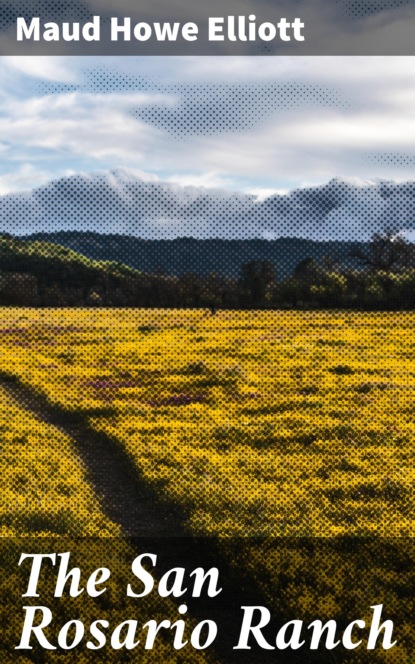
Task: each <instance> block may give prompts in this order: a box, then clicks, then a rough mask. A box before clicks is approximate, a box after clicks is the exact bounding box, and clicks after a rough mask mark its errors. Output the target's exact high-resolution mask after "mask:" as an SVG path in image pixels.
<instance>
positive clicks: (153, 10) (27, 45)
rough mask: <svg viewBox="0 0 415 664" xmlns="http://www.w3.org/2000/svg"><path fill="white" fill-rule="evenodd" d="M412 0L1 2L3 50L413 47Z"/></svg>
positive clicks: (367, 50)
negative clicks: (374, 0)
mask: <svg viewBox="0 0 415 664" xmlns="http://www.w3.org/2000/svg"><path fill="white" fill-rule="evenodd" d="M414 28H415V2H414V0H377V2H373V0H370V1H369V0H279V1H278V2H273V1H272V0H256V1H253V0H238V1H236V0H226V1H218V0H214V1H213V2H209V3H207V2H202V1H201V0H196V1H193V2H192V3H183V2H181V1H180V0H173V1H172V2H169V3H167V2H165V1H164V2H163V1H160V0H155V1H154V0H142V1H141V2H138V1H137V0H120V2H117V3H115V2H109V1H108V0H77V1H75V2H63V1H62V0H57V1H53V0H51V1H50V2H45V1H42V0H35V1H34V0H18V1H17V2H12V1H11V0H8V1H6V2H2V3H1V9H0V54H2V55H413V54H415V39H414V37H413V35H414Z"/></svg>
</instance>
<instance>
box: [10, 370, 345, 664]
mask: <svg viewBox="0 0 415 664" xmlns="http://www.w3.org/2000/svg"><path fill="white" fill-rule="evenodd" d="M0 387H2V388H3V389H5V390H6V391H7V393H8V394H9V395H10V396H11V397H12V398H13V399H14V400H15V401H16V402H17V403H18V404H19V406H20V407H23V408H25V409H27V410H28V411H30V412H31V413H32V414H33V415H35V417H36V418H38V419H39V420H40V421H42V422H44V423H47V424H50V425H53V426H55V427H56V428H58V429H60V430H61V431H63V432H64V433H65V434H66V435H67V436H69V437H70V439H71V440H72V442H73V446H74V450H75V452H76V453H77V454H78V455H79V457H80V458H81V459H82V461H83V463H84V466H85V469H86V474H87V480H88V481H89V482H90V483H91V486H92V487H93V489H94V491H95V493H96V495H97V497H98V499H99V502H100V504H101V508H102V510H103V511H104V513H105V514H106V515H107V516H108V517H109V518H110V519H112V520H113V521H115V522H116V523H118V524H119V525H120V526H121V528H122V531H123V533H124V535H125V536H126V537H127V539H128V541H129V542H130V543H131V545H132V546H133V548H134V550H135V551H139V552H140V553H143V552H148V551H150V552H157V555H158V563H157V575H159V576H160V575H161V574H163V573H164V572H165V571H167V570H169V569H171V568H172V567H176V566H177V567H185V569H186V570H188V571H191V570H193V569H195V568H196V567H203V568H204V569H205V570H207V569H209V568H211V567H217V568H218V569H219V571H220V580H221V585H222V586H223V594H222V595H220V596H219V599H218V600H216V601H213V600H212V599H211V598H209V597H204V596H203V595H202V597H200V598H197V599H194V598H187V597H186V599H185V601H186V603H187V605H188V608H189V614H190V615H191V616H192V618H195V619H196V620H205V619H206V618H209V619H211V620H214V621H216V623H217V625H218V626H219V634H218V637H217V639H216V641H215V645H214V649H213V650H212V655H213V661H215V662H221V663H222V664H225V663H227V662H229V663H232V662H238V664H245V663H246V664H254V663H256V662H258V663H260V664H263V663H265V662H268V661H270V662H275V661H276V659H275V658H276V656H277V657H278V662H280V663H282V664H283V663H284V662H290V664H295V663H296V662H301V661H304V660H301V657H300V658H297V656H296V654H295V653H292V652H291V654H288V653H285V652H278V654H277V655H276V653H275V651H264V650H259V651H258V650H257V651H256V652H257V655H254V654H253V652H249V651H245V652H243V651H239V650H238V651H234V650H233V647H234V646H235V645H236V643H237V642H238V637H239V632H240V627H241V618H242V610H241V607H242V606H251V605H264V606H266V605H267V602H266V600H265V599H264V597H263V596H262V595H261V593H260V592H258V589H257V588H256V587H255V586H254V584H253V583H252V580H251V579H250V578H249V576H248V575H246V574H245V572H244V570H240V569H237V568H235V567H234V566H233V565H232V564H231V561H228V559H227V557H224V556H223V554H222V552H221V550H220V549H219V547H218V546H217V543H216V542H215V540H214V539H213V538H199V539H198V538H194V537H192V536H191V533H190V532H189V531H188V530H187V529H186V526H185V515H184V514H183V513H182V512H181V511H180V509H179V508H177V507H175V506H174V505H172V504H171V503H168V502H166V501H163V500H162V499H161V498H160V496H159V495H158V494H157V493H156V491H155V490H153V489H152V488H151V487H150V486H149V485H148V484H147V483H146V482H145V481H144V479H143V478H142V477H141V476H140V473H139V471H138V469H137V468H136V467H135V465H134V462H133V461H132V460H131V459H130V457H129V456H128V454H127V453H126V452H125V450H124V449H123V448H122V446H121V444H120V443H118V442H117V441H116V440H113V439H112V438H111V437H109V436H107V435H106V434H105V433H100V432H97V431H94V430H93V429H91V427H90V426H89V425H88V422H87V420H86V418H84V417H82V416H78V415H77V414H72V413H68V412H66V411H64V410H63V409H59V407H57V406H55V405H53V406H52V405H51V404H50V403H49V402H48V401H47V400H46V399H45V398H44V397H42V396H41V395H39V394H37V393H36V392H34V390H32V389H30V388H29V387H27V386H25V385H22V384H21V383H19V382H17V381H16V380H15V379H13V378H7V377H0ZM270 634H274V635H275V631H274V632H270ZM274 638H275V636H274ZM317 661H318V662H319V663H322V664H323V662H324V661H325V660H324V655H323V657H322V656H321V655H320V656H319V659H314V658H311V657H310V659H309V660H308V662H310V663H311V662H317ZM330 661H332V660H330Z"/></svg>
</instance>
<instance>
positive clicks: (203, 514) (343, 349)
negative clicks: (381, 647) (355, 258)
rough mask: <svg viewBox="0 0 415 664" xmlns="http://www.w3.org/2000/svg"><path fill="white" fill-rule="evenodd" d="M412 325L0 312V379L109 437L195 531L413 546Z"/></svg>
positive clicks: (381, 318) (392, 320) (376, 317)
mask: <svg viewBox="0 0 415 664" xmlns="http://www.w3.org/2000/svg"><path fill="white" fill-rule="evenodd" d="M414 322H415V319H414V315H413V314H410V313H403V314H397V313H376V314H360V313H345V312H339V313H331V312H330V313H324V312H227V311H221V312H219V313H218V314H217V315H214V316H212V315H210V314H207V313H206V312H204V311H194V310H192V311H180V310H176V311H170V310H99V309H96V310H94V309H85V310H22V309H9V308H6V309H2V310H0V350H1V359H0V371H1V372H2V373H3V375H5V376H8V377H13V378H15V379H18V381H20V382H21V383H23V384H24V385H27V386H29V387H30V389H32V390H33V391H34V392H36V393H40V394H42V395H44V396H45V397H46V398H47V400H48V402H49V403H51V404H52V405H53V404H55V405H57V406H58V407H59V408H63V409H65V410H67V411H70V412H77V413H81V414H82V416H84V417H85V418H87V419H88V422H89V423H90V424H91V425H92V426H93V427H94V429H96V430H97V431H104V432H106V433H108V434H110V435H111V436H112V437H114V438H116V439H117V440H118V441H119V443H120V444H121V445H123V446H124V448H125V449H126V450H127V451H128V454H129V455H130V457H131V458H132V459H133V460H134V463H135V464H136V465H137V467H138V468H139V471H140V472H141V473H142V474H143V475H144V477H145V478H146V480H147V481H148V482H149V483H150V484H152V485H153V486H155V487H156V488H157V490H158V491H159V492H160V493H161V494H162V495H163V496H166V497H167V498H168V499H169V500H172V501H174V502H177V503H178V504H180V506H181V507H183V509H184V510H185V512H186V514H187V515H188V522H189V527H190V528H191V530H192V532H194V533H198V534H215V535H219V536H226V537H228V536H233V535H235V536H240V535H242V536H246V535H267V536H268V535H271V536H281V535H283V536H312V537H330V536H336V535H344V534H352V535H369V534H377V535H382V536H384V537H392V536H412V535H413V534H414V531H413V510H412V506H413V487H414V478H415V471H414V448H413V434H414V429H415V424H414V421H413V413H414V411H415V406H414V389H415V341H414V335H413V332H414ZM97 454H99V450H97ZM22 490H24V489H22Z"/></svg>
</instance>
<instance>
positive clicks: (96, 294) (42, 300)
mask: <svg viewBox="0 0 415 664" xmlns="http://www.w3.org/2000/svg"><path fill="white" fill-rule="evenodd" d="M140 277H141V272H140V271H139V270H137V269H135V268H131V267H127V266H126V265H123V264H122V263H118V262H115V261H99V260H94V259H91V258H87V257H86V256H84V255H83V254H80V253H78V252H77V251H74V250H73V249H70V248H67V247H62V246H60V245H57V244H54V243H52V242H47V241H41V240H33V241H31V240H22V239H16V238H11V237H7V236H2V237H0V303H1V304H26V305H35V306H36V305H44V306H48V305H50V306H59V305H61V306H65V305H76V304H100V303H102V300H104V299H105V300H108V298H110V299H111V294H112V295H114V294H116V293H117V292H123V291H124V292H128V290H129V289H131V288H133V287H134V286H137V284H138V280H139V279H140ZM112 299H114V297H113V298H112ZM116 299H117V298H115V300H116ZM118 299H120V298H118ZM115 303H116V302H115V301H114V304H115Z"/></svg>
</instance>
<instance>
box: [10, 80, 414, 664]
mask: <svg viewBox="0 0 415 664" xmlns="http://www.w3.org/2000/svg"><path fill="white" fill-rule="evenodd" d="M96 85H97V88H98V89H99V90H100V91H105V92H111V90H112V89H113V87H114V81H113V80H112V79H111V76H110V74H108V73H107V72H106V71H105V69H100V70H97V72H96ZM117 85H118V86H120V87H121V89H124V90H128V89H129V86H136V85H137V80H136V79H134V80H130V79H128V78H125V79H124V80H121V81H120V80H119V79H117ZM146 85H148V82H146V81H145V80H144V79H143V81H142V89H143V90H145V89H146ZM151 87H152V90H154V84H153V83H152V86H151ZM184 87H185V86H184V84H183V85H179V84H177V85H171V86H166V85H164V86H162V85H161V84H160V92H161V93H163V94H167V95H172V97H179V98H180V96H181V95H182V94H183V93H184ZM134 89H136V87H134ZM71 90H75V88H73V87H72V88H71V87H70V86H69V87H62V86H56V85H55V84H48V86H46V87H45V88H44V91H45V92H46V93H48V94H51V93H52V92H54V93H55V92H56V93H57V92H62V91H64V92H65V91H68V92H69V91H71ZM185 92H186V95H185V96H186V98H187V99H190V101H188V102H187V103H186V104H185V105H180V103H179V104H178V106H177V107H172V108H170V107H168V106H167V107H166V109H160V107H157V108H155V107H153V108H152V107H151V106H148V107H145V106H144V107H140V109H139V110H137V109H132V110H131V115H132V117H133V118H137V120H140V121H143V122H145V123H147V124H148V125H151V126H153V127H156V128H162V129H163V130H166V131H167V133H168V134H169V135H170V137H171V139H172V140H174V141H175V142H176V143H177V146H178V159H180V144H181V142H182V141H185V140H186V138H187V137H188V136H193V135H201V136H204V137H206V136H207V137H209V136H212V135H216V134H221V133H222V132H230V133H232V132H239V131H249V130H250V129H252V128H253V127H254V126H255V124H256V123H257V122H263V121H266V119H267V118H268V117H269V114H271V113H273V112H274V111H275V110H276V109H277V110H278V109H279V108H296V107H297V103H298V100H299V99H300V98H301V97H302V96H306V97H307V98H310V103H312V104H322V105H323V106H324V105H330V104H331V103H338V100H337V101H336V100H335V99H334V97H333V96H332V95H333V93H332V91H328V90H326V89H324V88H320V87H318V86H305V87H301V86H294V85H287V86H277V85H275V86H272V85H271V86H270V85H268V86H265V85H264V86H260V85H259V86H229V87H226V86H224V85H219V84H217V85H215V84H212V85H210V86H200V85H193V86H187V87H186V90H185ZM256 98H257V99H258V103H257V104H255V103H253V99H256ZM245 102H246V103H247V108H246V109H245V108H244V103H245ZM248 102H249V103H248ZM341 103H344V102H341ZM241 107H242V108H241ZM390 158H391V159H392V158H396V159H398V158H399V157H398V156H396V155H395V156H394V157H392V156H391V157H390ZM373 159H376V156H373ZM379 159H380V160H382V159H383V160H384V161H386V162H387V163H389V162H388V159H389V156H388V155H387V154H385V155H383V154H379ZM390 163H392V162H390ZM403 163H406V162H403ZM408 164H409V162H408ZM414 196H415V184H414V183H413V182H401V183H391V182H382V181H378V182H375V183H370V185H368V186H365V187H359V186H357V185H355V184H354V183H353V182H349V181H346V180H342V179H333V180H331V181H330V182H329V183H327V184H326V185H321V186H314V187H304V188H301V189H296V190H293V191H291V192H289V193H287V194H274V195H272V196H269V197H266V198H265V199H264V200H261V199H258V198H257V197H255V196H253V195H245V194H232V193H227V192H218V191H215V190H214V191H211V192H210V191H205V192H203V193H200V191H195V189H194V188H191V187H188V188H186V187H174V186H171V185H169V184H168V183H163V182H159V181H152V180H145V178H139V177H135V176H133V175H131V174H129V173H127V172H125V171H122V169H120V170H116V171H113V172H110V173H106V174H97V175H91V176H85V175H73V176H70V177H65V178H61V179H57V180H55V181H53V182H51V183H50V184H48V185H45V186H43V187H39V188H37V189H35V190H34V191H32V192H28V193H25V194H23V195H21V194H9V195H7V196H3V197H2V198H1V201H0V206H1V207H0V210H1V216H2V217H3V218H6V217H7V218H13V219H15V220H16V231H19V235H21V234H23V233H22V231H23V232H26V233H27V234H30V233H33V230H34V229H35V228H36V229H37V230H38V233H37V234H36V235H35V236H33V235H32V236H31V237H30V238H18V237H12V236H6V235H5V236H4V237H2V240H1V245H0V261H1V275H0V302H1V304H2V305H3V306H2V308H1V309H0V350H1V353H0V401H1V403H2V409H1V411H0V433H1V443H2V462H3V469H4V493H3V495H4V501H3V504H2V522H1V526H2V531H1V532H2V534H3V535H4V537H28V536H34V537H35V538H36V537H37V538H39V539H41V538H45V537H53V538H56V540H55V541H59V538H63V537H65V536H66V537H78V538H87V539H88V538H92V537H101V538H103V537H108V538H111V541H116V542H117V547H116V548H117V549H118V550H119V551H122V552H124V549H123V547H128V546H129V545H130V544H129V540H128V539H127V538H128V537H130V536H141V537H147V538H149V540H150V541H151V538H152V537H165V538H166V542H168V541H169V538H172V537H174V536H177V535H180V536H183V535H185V534H186V535H190V536H192V537H195V536H201V537H207V538H212V539H216V540H218V541H219V542H221V547H222V548H221V549H220V550H221V555H222V556H223V559H224V560H227V561H228V562H229V561H230V562H231V563H232V562H234V563H235V564H236V563H237V564H239V565H240V566H241V569H244V568H246V570H248V571H249V574H250V576H251V580H253V581H254V582H255V583H256V584H257V585H258V588H260V590H261V593H263V596H264V597H265V598H266V599H267V601H269V602H271V604H272V602H275V598H276V597H277V598H278V600H279V599H280V597H282V600H281V601H283V602H284V610H285V611H286V612H287V615H291V614H292V612H293V611H294V612H295V611H302V612H303V613H304V615H307V616H308V615H310V616H312V617H313V618H314V619H315V618H316V616H318V617H319V618H320V617H322V618H327V619H328V618H330V617H333V616H335V617H336V618H337V619H338V620H339V621H342V622H344V621H345V620H346V618H349V619H350V617H351V616H353V617H358V616H361V615H363V613H364V614H365V616H366V614H367V611H368V608H367V606H366V605H364V604H362V596H361V594H359V592H357V591H356V592H355V587H354V586H356V585H358V586H359V588H360V583H361V582H360V578H359V573H360V572H361V570H362V569H363V570H364V582H362V583H363V586H364V588H365V589H367V596H368V597H369V596H370V597H372V596H374V599H373V602H378V603H379V594H382V593H379V587H380V585H381V584H382V590H383V589H385V593H386V594H387V599H388V607H387V608H388V611H389V612H390V613H393V614H394V615H395V616H396V622H397V623H398V624H400V628H401V630H402V634H403V636H404V638H402V640H401V642H400V645H399V648H397V650H396V651H395V652H396V656H394V654H393V653H392V655H389V659H388V661H393V662H408V661H410V659H408V658H410V657H411V656H412V655H411V653H413V651H414V638H413V636H414V635H413V631H412V630H413V627H411V626H410V621H409V618H408V615H409V614H410V611H409V608H411V607H409V604H408V603H407V602H406V601H402V596H404V597H405V600H406V594H407V593H408V589H409V590H410V593H409V594H410V595H411V597H412V596H413V592H412V591H413V575H412V576H411V574H410V573H409V572H408V568H410V569H413V567H411V565H412V563H413V555H412V553H411V552H409V553H408V552H406V550H405V552H404V553H403V552H402V551H400V550H399V546H398V544H397V543H398V542H401V540H402V541H405V539H410V538H412V537H413V535H414V530H413V489H414V479H415V478H414V469H413V439H414V438H413V437H414V423H413V410H414V407H413V391H414V389H415V355H414V348H413V330H414V315H413V309H414V306H415V295H414V293H415V255H414V249H413V245H411V244H410V243H409V242H408V241H407V240H406V239H405V237H404V236H403V232H404V231H407V230H413V228H414V217H413V202H414ZM346 209H347V215H346V213H345V212H344V210H346ZM342 215H344V218H342ZM80 217H81V220H80ZM333 217H335V218H336V223H337V227H339V221H340V222H342V223H343V224H344V226H343V227H344V237H343V236H341V239H340V240H336V241H334V240H332V238H331V236H330V223H329V222H330V219H331V218H333ZM351 218H352V219H356V220H357V222H356V223H358V225H359V227H363V228H364V229H365V238H364V240H361V241H359V242H351V241H350V236H349V235H348V230H349V228H350V219H351ZM28 220H30V221H29V222H28ZM57 220H59V224H58V225H57V223H56V222H57ZM114 220H116V221H115V224H114ZM114 225H115V226H116V228H117V231H118V232H117V233H114ZM50 228H52V229H53V230H54V234H48V230H49V229H50ZM56 229H58V230H56ZM155 229H156V230H155ZM267 234H268V237H269V238H270V239H269V240H267V239H266V238H267ZM323 241H325V244H323V243H322V242H323ZM157 242H158V244H157ZM267 242H269V245H268V246H266V243H267ZM238 243H239V244H238ZM150 249H151V252H152V254H151V255H149V253H150ZM137 256H138V258H137ZM218 256H221V262H219V263H217V264H215V258H217V257H218ZM212 266H213V267H212ZM116 537H120V539H119V540H115V538H116ZM123 537H125V540H124V539H122V538H123ZM256 537H262V538H265V540H266V542H268V543H269V548H268V549H266V553H265V554H264V548H262V549H261V548H258V549H257V550H256V551H253V552H252V551H251V552H250V555H251V559H248V558H243V552H242V549H241V550H240V551H239V553H238V552H236V553H235V552H234V553H233V556H231V555H230V552H231V548H229V549H227V544H226V540H229V541H231V540H232V538H234V539H235V540H236V541H237V538H241V540H243V539H246V540H249V539H250V538H252V539H254V538H256ZM284 538H287V540H289V541H290V542H292V543H294V542H300V541H301V543H302V544H301V546H305V545H304V542H306V544H307V546H308V547H309V548H308V549H307V551H308V554H309V553H310V547H311V549H312V548H313V547H314V546H316V545H315V541H320V540H324V541H327V543H328V544H327V545H328V547H329V552H328V553H327V554H326V555H325V556H324V557H323V558H324V560H323V563H324V564H323V563H322V564H321V568H318V573H317V572H316V570H315V568H314V567H313V560H312V559H311V560H310V555H305V554H304V552H303V549H302V548H301V546H300V544H299V545H298V549H296V550H294V551H293V550H292V549H289V550H288V553H287V554H286V557H284V555H283V554H281V553H278V552H277V553H276V552H275V550H274V549H273V547H272V542H274V541H275V540H278V539H280V540H283V539H284ZM348 538H363V540H364V541H369V542H370V543H371V544H373V547H374V548H375V550H376V552H377V554H378V559H376V555H372V556H371V558H370V561H371V565H370V566H367V560H365V559H364V556H361V557H360V558H358V561H359V565H357V564H356V562H355V561H354V562H350V563H349V558H348V549H347V546H346V545H345V544H344V541H346V542H347V539H348ZM222 540H224V541H222ZM390 540H393V541H392V544H391V541H390ZM339 542H340V544H339ZM228 544H229V547H230V543H228ZM290 546H294V545H293V544H292V545H290ZM342 546H345V547H346V548H345V549H344V550H343V549H342V548H341V547H342ZM330 547H332V548H330ZM393 547H395V549H394V548H393ZM265 548H266V547H265ZM391 551H392V553H391ZM393 552H395V554H396V555H393ZM334 554H335V555H334ZM372 554H373V551H372ZM123 555H124V554H123ZM125 555H128V551H126V552H125ZM238 556H239V558H238ZM333 556H334V557H333ZM336 556H337V557H336ZM411 556H412V558H411ZM336 560H338V561H341V564H337V565H336V564H335V561H336ZM333 561H334V562H333ZM365 565H366V567H365ZM405 565H406V567H405ZM340 570H341V572H340ZM357 570H358V571H357ZM379 570H380V572H379ZM3 572H4V570H3ZM380 573H381V574H382V576H381V577H379V574H380ZM313 574H314V576H312V575H313ZM399 574H403V575H404V577H403V578H404V579H405V583H406V584H407V587H405V589H404V590H403V589H402V583H401V580H400V579H402V577H399ZM310 575H311V576H312V579H313V583H311V582H310V578H311V577H310ZM4 576H6V575H5V574H4V573H3V577H4ZM124 581H125V579H124ZM10 583H11V581H10V579H8V578H7V579H4V578H3V586H4V587H5V588H6V589H7V593H8V595H7V596H8V598H9V603H10V602H11V600H10V598H11V597H12V589H11V587H10ZM313 584H316V585H313ZM241 587H243V586H241ZM316 588H317V589H318V593H317V592H316ZM350 588H352V590H353V592H351V590H350ZM359 588H358V590H359ZM345 593H346V595H345ZM317 594H318V596H317ZM345 596H346V599H347V605H346V604H342V601H343V600H344V597H345ZM385 596H386V595H385ZM371 601H372V600H371ZM89 606H90V605H89V604H88V605H86V606H85V607H84V608H85V610H89ZM315 606H318V609H319V610H318V611H317V612H316V610H315ZM310 607H311V608H310ZM107 608H108V607H107ZM121 608H122V607H121ZM109 610H110V611H111V612H113V614H114V615H117V616H118V615H120V613H119V611H120V610H121V609H120V606H119V605H118V604H117V603H116V602H115V603H114V604H111V605H110V607H109ZM91 611H93V607H92V608H91ZM140 611H142V613H143V614H144V615H147V616H148V617H151V612H152V611H157V612H158V613H159V615H160V614H161V613H162V612H163V611H164V612H167V614H168V615H173V614H174V610H173V608H172V606H171V605H168V606H167V605H164V604H163V603H161V605H158V604H157V606H153V605H152V604H147V603H143V604H141V605H140ZM346 614H347V615H346ZM140 615H141V613H140ZM164 615H166V613H165V614H164ZM300 617H301V616H300ZM19 619H20V616H19ZM16 622H17V623H18V621H14V622H13V621H10V622H9V623H8V627H7V636H6V647H5V653H6V655H7V656H8V655H10V653H11V652H12V648H13V645H12V644H13V643H14V639H15V638H16V634H15V631H16V629H17V627H16ZM160 648H161V651H154V652H153V653H152V654H151V656H150V655H149V659H148V661H169V662H170V661H171V662H176V661H177V662H180V661H181V662H187V661H188V662H198V661H199V659H200V661H204V654H203V653H196V652H195V651H194V650H193V651H186V652H184V654H183V655H181V654H180V653H179V654H177V653H175V652H174V651H173V650H172V649H171V648H170V649H168V646H166V645H165V643H163V644H161V645H160ZM165 648H167V650H166V649H165ZM85 652H86V651H83V652H82V654H79V660H78V661H89V660H90V661H92V655H93V654H94V653H92V654H91V656H90V657H89V658H88V653H86V654H85ZM157 653H158V655H157ZM366 654H367V653H366ZM366 654H365V653H363V655H362V653H361V652H359V653H356V657H355V658H354V655H353V654H352V655H351V658H350V661H356V662H363V661H373V659H371V658H370V657H371V656H372V653H369V654H368V655H367V657H366ZM60 655H61V653H58V654H56V653H55V654H53V653H52V654H50V655H49V654H48V655H44V654H41V655H39V656H38V659H34V660H33V661H59V657H60ZM122 656H124V653H123V654H122ZM128 656H129V655H128ZM35 657H36V655H35ZM105 657H107V660H105V659H102V660H100V661H114V660H113V659H111V657H112V655H111V653H110V654H108V653H107V654H106V655H105ZM157 657H158V660H157ZM380 657H381V656H380ZM11 661H13V659H12V660H11ZM117 661H118V660H117ZM119 661H124V659H121V657H120V659H119ZM126 661H129V660H128V659H127V660H126ZM217 661H221V655H220V654H219V655H218V660H217ZM224 661H226V658H224ZM257 661H260V660H259V659H258V660H257ZM293 661H294V660H293ZM297 661H298V660H297ZM300 661H301V660H300ZM303 661H304V660H303ZM310 661H311V660H310ZM314 661H324V660H314ZM338 661H341V659H339V660H338ZM379 661H383V660H382V658H380V659H379ZM385 661H386V660H385Z"/></svg>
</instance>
